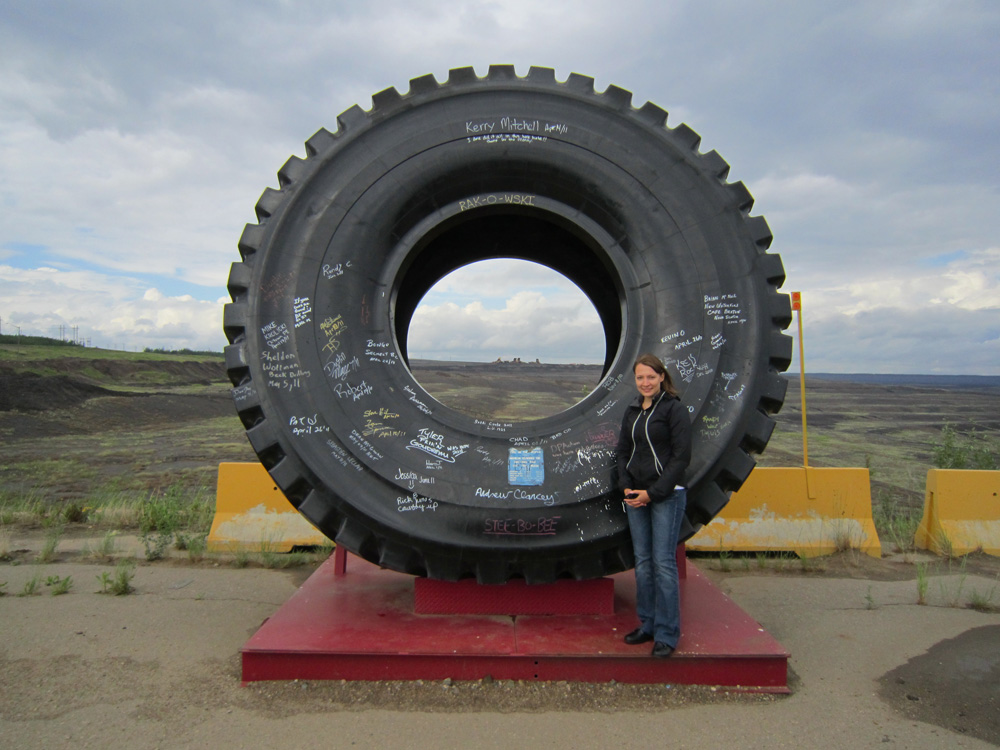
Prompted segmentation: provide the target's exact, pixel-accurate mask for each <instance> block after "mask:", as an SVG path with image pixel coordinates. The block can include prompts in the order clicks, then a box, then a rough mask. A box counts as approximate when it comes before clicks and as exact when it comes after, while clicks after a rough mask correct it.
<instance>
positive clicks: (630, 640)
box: [625, 628, 653, 646]
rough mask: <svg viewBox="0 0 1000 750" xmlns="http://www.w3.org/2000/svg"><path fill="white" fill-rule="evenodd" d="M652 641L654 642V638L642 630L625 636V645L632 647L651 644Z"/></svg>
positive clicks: (636, 630) (637, 629)
mask: <svg viewBox="0 0 1000 750" xmlns="http://www.w3.org/2000/svg"><path fill="white" fill-rule="evenodd" d="M651 640H653V636H651V635H650V634H649V633H647V632H646V631H644V630H643V629H642V628H636V629H635V630H633V631H632V632H631V633H629V634H628V635H627V636H625V643H627V644H628V645H630V646H637V645H638V644H640V643H649V642H650V641H651Z"/></svg>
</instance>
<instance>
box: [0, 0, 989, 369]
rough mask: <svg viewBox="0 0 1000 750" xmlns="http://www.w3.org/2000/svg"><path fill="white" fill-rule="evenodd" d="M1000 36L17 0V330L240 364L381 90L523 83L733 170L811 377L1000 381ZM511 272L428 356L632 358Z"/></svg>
mask: <svg viewBox="0 0 1000 750" xmlns="http://www.w3.org/2000/svg"><path fill="white" fill-rule="evenodd" d="M998 38H1000V3H996V2H995V1H994V0H982V1H979V2H977V1H976V0H969V1H968V2H961V1H955V2H948V1H945V0H940V1H938V0H906V1H905V2H902V1H901V2H897V1H896V0H880V1H879V2H855V1H853V0H841V1H840V2H834V3H831V2H828V1H827V0H823V1H822V2H819V1H813V0H797V1H794V2H793V1H792V0H789V1H788V2H757V3H747V2H743V1H742V0H733V1H728V0H694V1H691V2H688V1H686V0H685V1H678V0H655V1H651V2H645V1H644V0H619V1H618V2H615V3H608V2H604V1H603V0H601V1H600V2H597V1H592V0H546V1H545V2H527V1H523V0H512V1H507V0H492V1H489V0H485V1H478V0H466V1H465V2H462V3H440V2H429V1H425V0H368V1H367V2H364V3H361V2H340V1H338V0H315V1H313V0H306V1H302V2H300V1H299V0H240V1H239V2H236V0H196V1H192V2H188V1H187V0H171V2H169V3H155V4H154V3H135V2H110V1H106V0H88V2H69V1H65V2H56V1H53V2H35V1H33V0H22V1H17V0H0V332H2V333H5V334H6V333H15V332H17V331H18V330H20V332H21V333H23V334H33V335H39V334H40V335H47V336H55V337H59V336H64V337H67V338H75V339H78V340H80V341H83V342H85V343H89V344H91V345H94V346H102V347H106V348H119V349H121V348H125V349H128V350H133V349H140V350H141V349H143V348H145V347H150V348H166V349H177V348H190V349H198V350H204V349H208V350H221V349H222V348H223V347H224V346H225V344H226V340H225V336H224V334H223V332H222V306H223V305H224V304H225V302H227V301H228V299H229V298H228V294H227V292H226V279H227V277H228V273H229V265H230V264H231V263H232V262H234V261H238V260H239V254H238V251H237V240H238V239H239V236H240V234H241V232H242V230H243V227H244V225H245V224H247V223H255V222H256V219H255V215H254V210H253V209H254V204H255V203H256V201H257V199H258V197H259V196H260V194H261V193H262V192H263V190H264V189H265V188H267V187H277V176H276V172H277V171H278V169H279V168H280V167H281V166H282V164H284V162H285V161H286V160H287V158H288V157H289V156H291V155H293V154H295V155H298V156H305V149H304V145H303V144H304V141H305V140H307V139H308V138H309V137H310V136H311V135H312V134H313V133H314V132H316V131H317V130H318V129H320V128H321V127H326V128H327V129H329V130H331V131H332V130H335V129H336V118H337V115H338V114H339V113H340V112H342V111H344V110H346V109H348V108H350V107H351V106H352V105H354V104H359V105H360V106H362V107H363V108H365V109H368V108H369V107H370V106H371V95H372V94H373V93H375V92H378V91H381V90H383V89H385V88H388V87H390V86H394V87H396V88H397V89H398V90H399V91H400V92H405V91H407V89H408V88H409V85H408V81H409V79H411V78H415V77H418V76H421V75H424V74H427V73H432V74H434V75H435V76H436V77H437V78H438V80H439V81H444V80H446V79H447V75H448V70H449V69H450V68H454V67H463V66H468V65H472V66H474V67H475V69H476V71H477V72H478V73H479V74H480V75H485V74H486V71H487V69H488V66H489V65H490V64H494V63H500V64H504V63H506V64H513V65H514V66H515V67H516V69H517V71H518V73H519V74H521V75H524V74H526V73H527V70H528V67H529V66H531V65H539V66H544V67H550V68H554V69H555V71H556V76H557V78H558V79H559V80H565V79H566V78H567V77H568V76H569V74H570V73H574V72H575V73H581V74H584V75H589V76H592V77H593V78H594V79H595V81H596V86H597V88H598V90H603V89H605V88H606V87H607V86H608V85H611V84H614V85H616V86H620V87H622V88H625V89H628V90H630V91H632V92H633V104H634V105H635V106H641V105H642V104H643V103H644V102H646V101H652V102H654V103H656V104H658V105H659V106H661V107H662V108H664V109H666V110H668V111H669V113H670V116H669V119H668V124H669V125H670V126H676V125H678V124H680V123H681V122H684V123H686V124H687V125H689V126H690V127H691V128H693V129H694V130H695V131H697V132H698V133H699V134H700V135H701V137H702V142H701V149H702V150H703V151H711V150H716V151H718V152H719V153H720V154H721V155H722V156H723V158H725V159H726V161H727V162H729V164H730V165H731V167H732V169H731V172H730V175H729V180H730V181H742V182H744V183H745V184H746V186H747V187H748V188H749V190H750V192H751V193H752V194H753V196H754V198H755V200H756V203H755V206H754V210H753V214H754V215H763V216H764V217H765V218H766V219H767V222H768V224H769V226H770V228H771V231H772V233H773V234H774V243H773V244H772V246H771V251H772V252H776V253H778V254H780V255H781V257H782V260H783V262H784V266H785V271H786V274H787V280H786V283H785V285H784V287H783V291H786V292H790V291H800V292H801V293H802V299H803V312H802V320H803V329H804V332H805V335H804V341H803V343H804V350H805V361H806V369H807V371H812V372H875V373H929V374H930V373H933V374H980V375H1000V200H998V198H1000V127H998V115H1000V45H998V44H997V42H996V40H997V39H998ZM491 263H492V264H493V265H492V267H487V268H483V267H481V266H472V267H469V268H467V269H464V270H461V271H458V272H456V274H455V275H453V276H452V277H449V278H447V279H444V280H442V282H441V283H440V284H439V285H438V286H437V287H436V288H435V289H433V290H432V291H431V292H430V294H429V295H428V297H427V298H426V299H425V300H424V302H423V303H422V304H421V306H420V307H419V308H418V310H417V312H416V314H415V315H414V318H413V322H412V325H411V333H410V341H409V348H410V351H409V353H410V356H411V357H421V356H433V357H439V358H447V359H472V360H492V359H496V358H497V357H498V356H501V357H504V358H505V359H509V358H511V357H513V356H520V357H522V359H535V358H536V357H538V358H541V359H542V360H543V361H600V360H601V359H602V353H603V334H602V333H601V331H600V326H599V320H598V317H597V314H596V312H594V310H593V307H592V306H591V305H590V303H589V302H588V301H587V300H586V298H584V297H583V295H582V294H581V293H580V292H579V291H578V290H577V289H576V288H575V287H574V286H573V285H572V284H570V283H569V282H568V281H566V280H565V279H563V278H562V277H560V276H558V274H555V273H554V272H551V271H549V270H548V269H544V268H537V267H528V266H525V265H522V264H520V263H519V262H516V261H493V262H491ZM470 288H475V289H477V290H479V291H478V293H477V294H476V295H475V296H474V297H473V296H470V295H469V294H468V293H467V290H469V289H470ZM529 319H532V320H534V321H535V322H534V324H532V325H528V324H527V322H526V321H528V320H529ZM539 321H542V322H541V323H539ZM443 322H447V324H448V325H447V326H444V324H443ZM789 333H790V334H794V335H796V336H797V330H796V327H795V324H794V323H793V326H792V328H791V329H790V330H789ZM796 352H797V345H796ZM791 369H792V370H793V371H796V370H798V359H797V355H796V359H795V360H794V361H793V364H792V368H791Z"/></svg>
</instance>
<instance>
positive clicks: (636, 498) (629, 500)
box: [625, 489, 649, 508]
mask: <svg viewBox="0 0 1000 750" xmlns="http://www.w3.org/2000/svg"><path fill="white" fill-rule="evenodd" d="M625 503H626V504H627V505H631V506H632V507H633V508H641V507H642V506H643V505H649V493H648V492H646V490H629V489H626V490H625Z"/></svg>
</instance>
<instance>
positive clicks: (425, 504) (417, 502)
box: [396, 492, 438, 513]
mask: <svg viewBox="0 0 1000 750" xmlns="http://www.w3.org/2000/svg"><path fill="white" fill-rule="evenodd" d="M437 507H438V504H437V501H436V500H432V499H431V498H429V497H423V496H422V495H418V494H417V493H416V492H414V493H413V494H412V495H408V496H406V497H397V498H396V510H397V511H398V512H400V513H408V512H410V511H418V510H419V511H420V512H421V513H423V512H424V511H428V510H429V511H435V510H437Z"/></svg>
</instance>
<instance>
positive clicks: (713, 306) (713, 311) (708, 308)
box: [704, 294, 747, 325]
mask: <svg viewBox="0 0 1000 750" xmlns="http://www.w3.org/2000/svg"><path fill="white" fill-rule="evenodd" d="M704 302H705V314H706V315H708V317H710V318H711V319H712V320H717V321H722V322H724V323H725V324H726V325H736V324H739V325H742V324H743V323H746V322H747V319H746V317H744V315H743V307H742V305H740V301H739V299H737V297H736V295H735V294H706V295H704Z"/></svg>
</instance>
